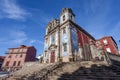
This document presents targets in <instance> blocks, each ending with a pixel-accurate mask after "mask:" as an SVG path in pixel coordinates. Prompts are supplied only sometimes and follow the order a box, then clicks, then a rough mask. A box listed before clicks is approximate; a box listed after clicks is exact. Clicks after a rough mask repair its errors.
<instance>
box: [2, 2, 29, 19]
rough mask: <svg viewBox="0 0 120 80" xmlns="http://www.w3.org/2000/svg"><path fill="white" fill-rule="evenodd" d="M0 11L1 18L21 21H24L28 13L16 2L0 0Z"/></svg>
mask: <svg viewBox="0 0 120 80" xmlns="http://www.w3.org/2000/svg"><path fill="white" fill-rule="evenodd" d="M0 11H1V14H0V15H2V16H3V17H6V18H10V19H22V20H24V19H25V18H26V16H27V15H29V14H30V13H28V12H27V11H26V10H24V9H22V8H21V7H20V6H19V5H18V4H17V2H16V0H1V1H0Z"/></svg>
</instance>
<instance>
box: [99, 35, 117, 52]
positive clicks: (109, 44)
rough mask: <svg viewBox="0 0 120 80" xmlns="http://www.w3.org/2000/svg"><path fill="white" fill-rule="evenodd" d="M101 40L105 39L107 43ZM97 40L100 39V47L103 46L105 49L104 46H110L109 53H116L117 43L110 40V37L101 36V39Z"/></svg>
mask: <svg viewBox="0 0 120 80" xmlns="http://www.w3.org/2000/svg"><path fill="white" fill-rule="evenodd" d="M103 40H107V42H108V44H107V45H105V44H104V42H103ZM98 41H100V43H101V45H102V47H103V48H104V50H106V48H110V50H111V53H113V54H118V48H117V45H116V44H115V42H114V41H113V40H112V38H111V37H103V38H102V39H100V40H98Z"/></svg>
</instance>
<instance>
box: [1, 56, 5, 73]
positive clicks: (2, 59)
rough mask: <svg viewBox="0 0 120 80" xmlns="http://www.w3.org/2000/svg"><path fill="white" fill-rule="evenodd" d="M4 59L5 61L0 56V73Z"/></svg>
mask: <svg viewBox="0 0 120 80" xmlns="http://www.w3.org/2000/svg"><path fill="white" fill-rule="evenodd" d="M4 59H5V57H4V56H0V71H1V67H2V64H3V61H4Z"/></svg>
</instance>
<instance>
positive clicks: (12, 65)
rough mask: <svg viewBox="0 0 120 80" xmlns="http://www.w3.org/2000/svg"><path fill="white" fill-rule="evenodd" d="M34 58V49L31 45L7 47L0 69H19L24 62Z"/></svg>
mask: <svg viewBox="0 0 120 80" xmlns="http://www.w3.org/2000/svg"><path fill="white" fill-rule="evenodd" d="M35 58H36V49H35V48H34V47H33V46H25V45H21V46H20V47H18V48H9V50H8V52H7V55H6V58H5V60H4V63H3V65H2V70H7V71H15V70H19V69H20V68H22V66H23V65H24V63H25V62H29V61H35Z"/></svg>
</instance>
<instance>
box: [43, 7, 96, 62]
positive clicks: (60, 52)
mask: <svg viewBox="0 0 120 80" xmlns="http://www.w3.org/2000/svg"><path fill="white" fill-rule="evenodd" d="M91 45H95V39H94V37H92V36H91V35H90V34H89V33H88V32H87V31H85V30H84V29H83V28H82V27H81V26H79V25H78V24H76V22H75V14H74V13H73V11H72V9H70V8H63V9H62V12H61V14H60V19H59V20H58V19H53V20H52V21H51V22H49V23H48V25H47V27H46V35H45V37H44V54H43V61H44V62H45V63H54V62H59V61H63V62H69V61H79V60H86V61H88V60H92V59H93V58H95V57H94V56H95V54H93V51H91V50H92V48H93V47H92V48H91Z"/></svg>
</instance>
